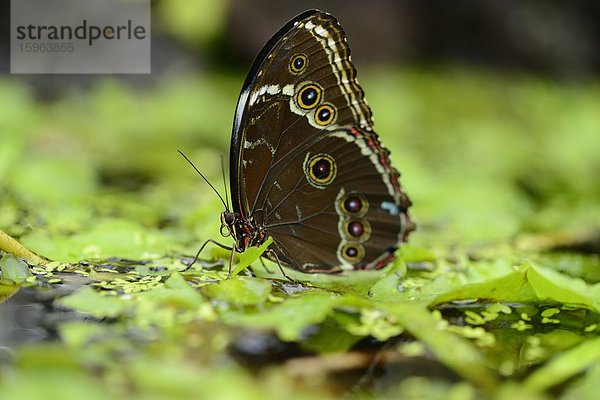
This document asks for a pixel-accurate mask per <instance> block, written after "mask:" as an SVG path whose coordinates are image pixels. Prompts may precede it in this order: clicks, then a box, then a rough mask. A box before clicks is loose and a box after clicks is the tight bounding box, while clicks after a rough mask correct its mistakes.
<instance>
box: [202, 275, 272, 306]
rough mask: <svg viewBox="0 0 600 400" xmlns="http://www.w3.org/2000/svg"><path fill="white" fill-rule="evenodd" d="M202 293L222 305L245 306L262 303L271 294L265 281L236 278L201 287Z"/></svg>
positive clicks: (268, 283)
mask: <svg viewBox="0 0 600 400" xmlns="http://www.w3.org/2000/svg"><path fill="white" fill-rule="evenodd" d="M202 293H204V294H205V295H206V296H208V297H210V298H211V299H213V300H216V301H218V302H222V303H224V304H229V305H235V306H245V305H256V304H261V303H264V302H265V301H266V300H267V298H268V297H269V294H270V293H271V283H270V282H269V281H267V280H262V279H256V278H248V277H237V278H230V279H225V280H223V281H219V282H216V283H211V284H208V285H206V286H203V287H202Z"/></svg>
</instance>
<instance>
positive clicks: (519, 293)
mask: <svg viewBox="0 0 600 400" xmlns="http://www.w3.org/2000/svg"><path fill="white" fill-rule="evenodd" d="M465 299H479V300H484V301H496V302H520V303H530V302H544V303H558V304H572V305H577V306H581V307H585V308H588V309H590V310H594V311H596V312H600V297H599V296H598V290H597V289H595V288H593V287H591V286H590V285H587V284H586V283H585V282H583V281H582V280H580V279H576V278H571V277H569V276H566V275H563V274H560V273H558V272H554V271H550V270H548V269H545V268H541V267H536V266H534V265H532V264H531V263H529V262H526V263H524V264H523V265H522V266H520V267H518V268H516V269H515V270H514V271H513V272H511V273H509V274H508V275H505V276H502V277H500V278H496V279H489V280H486V281H483V282H480V283H474V284H468V285H464V286H462V287H458V288H456V289H453V290H450V291H448V292H446V293H444V294H442V295H439V296H437V297H436V298H435V299H434V300H433V301H432V302H431V303H430V305H431V306H434V305H437V304H442V303H447V302H450V301H453V300H465Z"/></svg>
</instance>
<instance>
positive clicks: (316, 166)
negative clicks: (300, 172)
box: [304, 153, 337, 189]
mask: <svg viewBox="0 0 600 400" xmlns="http://www.w3.org/2000/svg"><path fill="white" fill-rule="evenodd" d="M304 174H305V175H306V179H307V180H308V183H310V184H311V185H312V186H314V187H316V188H318V189H324V188H325V187H327V185H329V184H331V182H333V180H334V179H335V176H336V174H337V164H336V162H335V159H334V158H333V157H331V156H330V155H329V154H324V153H320V154H315V155H314V156H312V157H310V153H309V154H307V155H306V160H305V161H304Z"/></svg>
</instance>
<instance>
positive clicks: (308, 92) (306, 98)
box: [295, 83, 323, 110]
mask: <svg viewBox="0 0 600 400" xmlns="http://www.w3.org/2000/svg"><path fill="white" fill-rule="evenodd" d="M322 96H323V89H322V88H321V87H320V86H319V85H317V84H316V83H307V84H304V85H302V86H300V87H299V89H298V90H297V91H296V98H295V99H296V104H297V105H298V107H300V108H301V109H303V110H312V109H313V108H315V107H316V106H317V105H319V103H320V102H321V97H322Z"/></svg>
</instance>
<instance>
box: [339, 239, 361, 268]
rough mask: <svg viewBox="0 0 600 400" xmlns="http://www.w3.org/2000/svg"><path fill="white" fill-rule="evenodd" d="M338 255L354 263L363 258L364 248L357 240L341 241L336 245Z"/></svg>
mask: <svg viewBox="0 0 600 400" xmlns="http://www.w3.org/2000/svg"><path fill="white" fill-rule="evenodd" d="M338 255H339V256H341V258H342V259H344V260H345V261H347V262H349V263H351V264H356V263H358V262H361V261H362V260H363V258H365V248H364V246H363V245H362V244H360V243H357V242H342V243H340V247H338Z"/></svg>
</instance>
